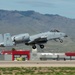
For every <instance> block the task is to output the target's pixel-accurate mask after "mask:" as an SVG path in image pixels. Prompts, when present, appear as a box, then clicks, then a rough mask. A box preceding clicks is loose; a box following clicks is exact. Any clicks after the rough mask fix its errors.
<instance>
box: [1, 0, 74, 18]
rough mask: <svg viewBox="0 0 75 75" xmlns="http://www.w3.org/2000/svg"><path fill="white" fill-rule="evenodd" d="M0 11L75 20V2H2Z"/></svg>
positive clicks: (9, 0)
mask: <svg viewBox="0 0 75 75" xmlns="http://www.w3.org/2000/svg"><path fill="white" fill-rule="evenodd" d="M0 9H5V10H22V11H27V10H34V11H36V12H40V13H43V14H59V15H61V16H65V17H68V18H75V0H0Z"/></svg>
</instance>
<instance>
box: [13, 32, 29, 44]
mask: <svg viewBox="0 0 75 75" xmlns="http://www.w3.org/2000/svg"><path fill="white" fill-rule="evenodd" d="M12 40H13V42H15V44H16V43H23V42H24V43H25V42H27V41H29V34H28V33H25V34H19V35H15V36H13V37H12Z"/></svg>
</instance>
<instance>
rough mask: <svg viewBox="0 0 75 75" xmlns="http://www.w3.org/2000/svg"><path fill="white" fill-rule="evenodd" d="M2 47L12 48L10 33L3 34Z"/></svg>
mask: <svg viewBox="0 0 75 75" xmlns="http://www.w3.org/2000/svg"><path fill="white" fill-rule="evenodd" d="M4 46H13V42H12V39H11V35H10V33H6V34H4Z"/></svg>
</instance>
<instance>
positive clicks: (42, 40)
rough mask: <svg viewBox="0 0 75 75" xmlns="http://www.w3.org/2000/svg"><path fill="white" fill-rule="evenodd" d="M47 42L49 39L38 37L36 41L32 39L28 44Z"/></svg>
mask: <svg viewBox="0 0 75 75" xmlns="http://www.w3.org/2000/svg"><path fill="white" fill-rule="evenodd" d="M45 42H47V38H46V37H38V38H35V39H32V40H30V41H29V42H28V44H38V43H45Z"/></svg>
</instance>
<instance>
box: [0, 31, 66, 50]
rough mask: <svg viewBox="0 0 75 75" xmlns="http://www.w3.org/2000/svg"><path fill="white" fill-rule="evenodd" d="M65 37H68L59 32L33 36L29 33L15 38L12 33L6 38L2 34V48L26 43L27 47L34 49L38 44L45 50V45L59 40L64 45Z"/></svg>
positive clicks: (0, 41)
mask: <svg viewBox="0 0 75 75" xmlns="http://www.w3.org/2000/svg"><path fill="white" fill-rule="evenodd" d="M65 37H67V35H66V34H65V33H63V32H60V31H58V30H52V31H48V32H43V33H39V34H35V35H31V36H30V35H29V34H28V33H24V34H18V35H14V36H10V33H5V34H4V37H3V36H2V34H0V47H7V46H13V45H16V44H20V43H24V44H25V45H31V46H32V48H33V49H35V48H36V44H37V45H39V46H40V48H41V49H43V48H44V43H47V41H49V40H55V41H58V40H59V41H60V42H61V43H62V42H63V38H65Z"/></svg>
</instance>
